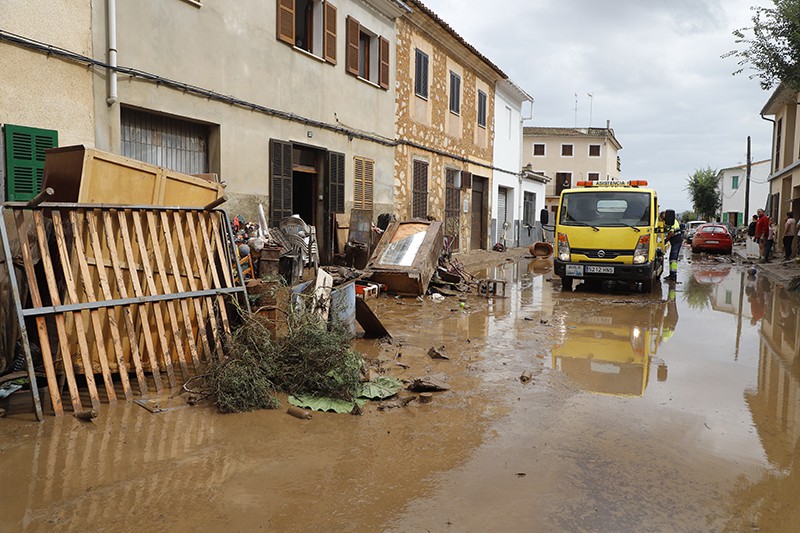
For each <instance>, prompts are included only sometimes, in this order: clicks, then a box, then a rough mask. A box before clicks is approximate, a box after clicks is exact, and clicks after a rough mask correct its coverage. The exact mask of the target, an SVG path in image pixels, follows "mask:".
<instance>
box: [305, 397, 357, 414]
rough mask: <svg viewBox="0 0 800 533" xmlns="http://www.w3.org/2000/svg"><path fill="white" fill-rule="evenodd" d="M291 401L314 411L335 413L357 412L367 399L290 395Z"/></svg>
mask: <svg viewBox="0 0 800 533" xmlns="http://www.w3.org/2000/svg"><path fill="white" fill-rule="evenodd" d="M289 403H290V404H292V405H296V406H297V407H302V408H304V409H311V410H312V411H322V412H323V413H324V412H327V411H333V412H334V413H340V414H343V413H354V414H357V413H358V412H359V409H361V408H362V407H363V406H364V405H365V404H366V403H367V400H361V399H358V398H356V399H354V400H349V401H348V400H336V399H334V398H326V397H319V396H308V395H305V396H303V395H301V396H289Z"/></svg>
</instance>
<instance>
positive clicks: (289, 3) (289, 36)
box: [277, 0, 294, 46]
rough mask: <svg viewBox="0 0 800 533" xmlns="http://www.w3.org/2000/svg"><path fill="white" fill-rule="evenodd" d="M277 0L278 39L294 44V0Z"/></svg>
mask: <svg viewBox="0 0 800 533" xmlns="http://www.w3.org/2000/svg"><path fill="white" fill-rule="evenodd" d="M277 2H278V17H277V19H278V40H280V41H283V42H285V43H286V44H290V45H292V46H294V0H277Z"/></svg>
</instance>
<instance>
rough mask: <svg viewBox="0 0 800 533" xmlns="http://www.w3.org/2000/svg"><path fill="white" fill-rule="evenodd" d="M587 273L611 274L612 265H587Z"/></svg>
mask: <svg viewBox="0 0 800 533" xmlns="http://www.w3.org/2000/svg"><path fill="white" fill-rule="evenodd" d="M586 273H587V274H613V273H614V267H607V266H591V265H590V266H587V267H586Z"/></svg>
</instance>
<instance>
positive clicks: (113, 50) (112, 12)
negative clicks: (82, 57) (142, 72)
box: [106, 0, 117, 106]
mask: <svg viewBox="0 0 800 533" xmlns="http://www.w3.org/2000/svg"><path fill="white" fill-rule="evenodd" d="M106 15H107V17H108V21H107V26H108V27H107V31H108V64H109V65H110V66H111V68H109V69H108V98H107V99H106V103H108V105H109V106H112V105H114V104H116V103H117V70H116V66H117V1H116V0H107V1H106Z"/></svg>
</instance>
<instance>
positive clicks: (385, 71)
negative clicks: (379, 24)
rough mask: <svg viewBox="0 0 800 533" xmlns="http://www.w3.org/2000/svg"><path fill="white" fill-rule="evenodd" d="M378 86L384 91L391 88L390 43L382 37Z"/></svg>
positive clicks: (379, 46)
mask: <svg viewBox="0 0 800 533" xmlns="http://www.w3.org/2000/svg"><path fill="white" fill-rule="evenodd" d="M378 61H379V62H380V69H379V71H378V85H380V86H381V87H383V88H384V89H388V88H389V41H387V40H386V39H384V38H383V37H381V38H380V39H378Z"/></svg>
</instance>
